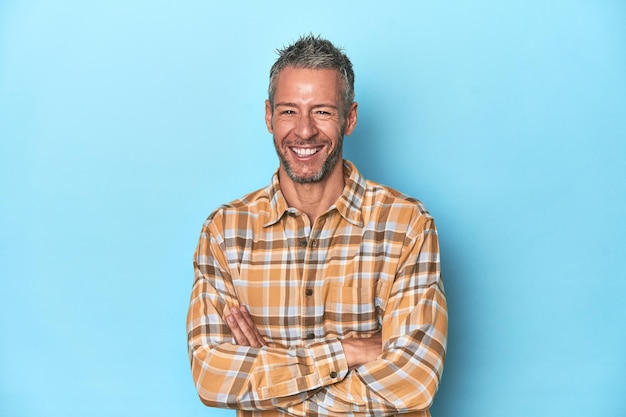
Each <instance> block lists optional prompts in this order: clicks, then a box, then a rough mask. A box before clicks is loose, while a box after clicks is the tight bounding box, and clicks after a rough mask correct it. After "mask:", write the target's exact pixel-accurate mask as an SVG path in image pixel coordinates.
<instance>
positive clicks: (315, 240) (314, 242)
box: [311, 239, 317, 248]
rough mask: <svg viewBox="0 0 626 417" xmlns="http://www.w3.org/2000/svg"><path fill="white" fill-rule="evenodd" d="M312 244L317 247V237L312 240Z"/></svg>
mask: <svg viewBox="0 0 626 417" xmlns="http://www.w3.org/2000/svg"><path fill="white" fill-rule="evenodd" d="M311 246H313V247H314V248H315V247H317V239H313V240H312V241H311Z"/></svg>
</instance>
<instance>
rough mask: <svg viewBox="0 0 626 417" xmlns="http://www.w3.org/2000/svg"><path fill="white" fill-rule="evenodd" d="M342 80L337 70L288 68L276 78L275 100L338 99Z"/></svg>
mask: <svg viewBox="0 0 626 417" xmlns="http://www.w3.org/2000/svg"><path fill="white" fill-rule="evenodd" d="M340 85H341V80H340V77H339V72H338V71H337V70H336V69H328V68H322V69H308V68H294V67H287V68H284V69H283V70H281V71H280V72H279V73H278V76H277V78H276V91H275V97H274V98H275V99H277V100H278V99H279V97H282V96H310V95H315V96H326V97H327V98H331V97H332V98H333V99H336V98H337V97H338V95H339V93H340Z"/></svg>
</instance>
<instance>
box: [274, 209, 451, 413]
mask: <svg viewBox="0 0 626 417" xmlns="http://www.w3.org/2000/svg"><path fill="white" fill-rule="evenodd" d="M405 242H406V243H405V248H404V251H403V254H402V257H401V260H400V263H399V267H398V272H397V274H396V277H395V279H394V281H393V283H391V285H390V286H389V287H388V288H387V289H386V290H385V293H386V294H387V301H386V303H385V304H384V312H383V316H382V336H383V341H384V346H383V353H382V355H381V356H380V358H379V359H377V360H375V361H373V362H370V363H368V364H365V365H363V366H361V367H359V368H357V369H355V370H353V371H351V372H349V373H348V374H347V375H346V377H345V378H344V379H342V380H341V381H339V382H337V383H336V384H332V385H329V386H327V387H325V388H324V389H321V390H318V391H317V392H316V393H315V395H313V396H312V397H311V398H309V399H307V400H306V401H304V402H302V403H298V404H294V405H293V406H291V407H288V408H287V409H286V410H285V411H287V412H289V413H291V414H295V415H309V414H310V413H312V412H314V413H317V414H319V415H372V416H373V415H376V416H388V415H395V414H400V413H411V412H413V413H414V414H411V415H430V414H429V413H428V409H429V407H430V405H431V404H432V401H433V397H434V395H435V392H436V391H437V388H438V386H439V382H440V380H441V375H442V372H443V363H444V357H445V351H446V341H447V326H448V315H447V306H446V299H445V295H444V289H443V282H442V280H441V274H440V260H439V244H438V238H437V231H436V228H435V225H434V222H433V221H432V218H430V217H423V216H422V217H421V218H419V219H418V221H417V222H416V223H415V224H414V227H413V228H412V229H411V230H409V233H407V239H406V241H405ZM307 413H309V414H307Z"/></svg>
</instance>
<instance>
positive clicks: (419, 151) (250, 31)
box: [0, 0, 626, 417]
mask: <svg viewBox="0 0 626 417" xmlns="http://www.w3.org/2000/svg"><path fill="white" fill-rule="evenodd" d="M381 3H382V2H374V1H359V2H356V1H355V2H350V1H346V2H334V3H332V2H331V3H323V2H322V3H315V4H310V3H298V2H296V3H290V4H287V3H283V2H276V1H267V0H266V1H262V2H260V1H259V2H252V1H250V2H237V1H232V2H226V1H219V2H217V1H215V2H209V1H199V0H198V1H180V2H174V1H163V0H160V1H154V0H143V1H117V0H115V1H112V0H108V1H90V2H77V1H69V0H56V1H43V0H42V1H34V0H33V1H17V0H14V1H11V0H4V1H2V2H1V3H0V192H1V196H0V198H1V200H0V201H1V206H0V228H1V229H0V230H1V248H0V257H1V259H0V326H1V327H0V415H2V416H10V417H31V416H33V417H40V416H50V417H56V416H59V417H83V416H87V415H88V416H93V417H99V416H102V417H110V416H116V417H119V416H133V417H135V416H234V412H232V411H225V410H217V409H209V408H206V407H204V406H203V405H201V403H200V401H199V400H198V398H197V396H196V393H195V390H194V388H193V383H192V380H191V376H190V372H189V365H188V360H187V352H186V335H185V314H186V309H187V302H188V297H189V293H190V289H191V284H192V266H191V257H192V253H193V250H194V247H195V244H196V241H197V237H198V234H199V230H200V226H201V223H202V222H203V220H204V219H205V217H206V216H207V215H208V214H209V212H210V211H211V210H213V208H214V207H216V206H217V205H219V204H220V203H223V202H226V201H230V200H232V199H234V198H236V197H239V196H241V195H243V194H244V193H246V192H248V191H251V190H253V189H256V188H258V187H261V186H264V185H265V184H267V183H268V182H269V179H270V176H271V174H272V173H273V171H274V169H275V168H276V166H277V164H278V162H277V159H276V156H275V155H274V150H273V147H272V144H271V137H270V135H269V134H268V133H267V131H266V129H265V125H264V121H263V115H264V113H263V111H264V104H263V100H264V99H265V98H266V88H267V74H268V71H269V67H270V65H271V64H272V62H273V61H274V59H275V53H274V50H275V49H276V48H278V47H281V46H283V45H284V44H286V43H289V42H291V41H292V40H294V39H295V38H297V37H298V36H299V35H300V34H305V33H309V32H313V33H315V34H317V33H320V34H322V35H323V36H325V37H328V38H330V39H331V40H333V41H334V42H336V43H337V44H339V45H342V46H344V47H345V48H346V50H347V52H348V54H349V56H350V57H351V58H352V60H353V63H354V65H355V70H356V74H357V83H356V84H357V85H356V94H357V101H358V102H359V103H360V106H359V109H360V115H359V116H360V118H359V124H358V126H357V129H356V132H355V133H354V134H353V135H352V136H351V137H349V138H347V139H346V145H345V146H346V156H347V157H348V158H349V159H351V160H353V161H354V162H355V163H356V164H357V166H358V167H359V168H360V169H361V171H362V172H363V173H364V174H365V175H366V176H368V177H369V178H371V179H373V180H376V181H379V182H382V183H385V184H387V185H390V186H393V187H395V188H398V189H400V190H402V191H404V192H406V193H408V194H410V195H412V196H414V197H417V198H419V199H421V200H422V201H423V202H424V203H425V204H426V206H427V207H428V208H429V209H430V211H431V212H432V213H433V215H434V216H435V219H436V221H437V224H438V227H439V231H440V236H441V245H442V258H443V259H442V261H443V272H444V278H445V282H446V290H447V294H448V300H449V310H450V323H451V327H450V341H449V354H448V358H447V364H446V369H445V372H444V379H443V383H442V385H441V388H440V391H439V393H438V396H437V398H436V404H435V407H434V409H433V415H434V416H435V417H457V416H464V417H474V416H475V417H479V416H480V417H502V416H507V417H517V416H519V417H522V416H523V417H527V416H550V417H555V416H557V417H558V416H563V417H565V416H567V417H570V416H585V417H586V416H603V417H612V416H614V417H618V416H624V415H626V401H625V400H624V398H626V383H625V382H624V375H626V359H625V355H624V352H625V349H624V343H625V342H626V324H625V323H626V306H625V304H626V303H624V301H623V297H624V294H625V292H626V279H625V278H626V274H625V272H624V270H625V267H626V256H625V254H626V225H625V221H624V215H623V213H624V209H625V208H626V181H625V180H624V178H625V175H624V174H625V170H626V169H625V162H626V161H625V159H626V25H625V22H626V3H625V2H623V1H622V0H614V1H611V0H587V1H584V0H560V1H558V0H556V1H549V2H548V1H544V0H525V1H522V0H519V1H509V2H499V1H495V0H494V1H488V0H474V1H472V2H467V1H415V2H412V1H411V2H410V1H405V2H399V1H395V2H394V1H390V2H385V5H382V4H381ZM505 3H506V4H505Z"/></svg>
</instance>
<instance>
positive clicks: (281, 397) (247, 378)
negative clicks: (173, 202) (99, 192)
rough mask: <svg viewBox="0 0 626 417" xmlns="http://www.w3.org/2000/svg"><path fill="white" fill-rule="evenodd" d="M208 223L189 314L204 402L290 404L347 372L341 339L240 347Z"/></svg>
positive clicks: (254, 406) (220, 254)
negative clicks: (230, 325) (228, 320)
mask: <svg viewBox="0 0 626 417" xmlns="http://www.w3.org/2000/svg"><path fill="white" fill-rule="evenodd" d="M211 224H212V223H211V222H207V223H206V224H205V226H204V228H203V230H202V233H201V236H200V240H199V243H198V247H197V249H196V253H195V255H194V270H195V280H194V285H193V289H192V295H191V301H190V305H189V311H188V315H187V335H188V349H189V357H190V361H191V369H192V376H193V379H194V382H195V385H196V389H197V391H198V394H199V396H200V399H201V400H202V402H203V403H205V404H206V405H209V406H213V407H222V408H236V409H240V410H266V409H278V408H283V409H285V408H288V407H290V406H293V405H295V404H298V403H302V402H303V401H305V400H307V399H308V398H310V397H312V396H314V395H315V394H316V393H317V392H318V391H320V390H322V389H324V387H326V386H329V385H332V384H334V383H336V382H337V381H338V380H340V379H342V378H344V377H345V376H346V375H347V373H348V364H347V361H346V358H345V354H344V353H343V349H342V346H341V343H340V342H339V341H338V340H336V339H334V340H323V341H315V342H314V343H311V344H309V345H306V346H297V347H281V346H265V347H262V348H253V347H247V346H238V345H237V344H236V343H235V342H234V340H233V337H232V335H231V332H230V329H229V328H228V325H227V324H226V322H225V319H224V317H225V313H226V312H228V310H229V309H230V308H231V307H233V306H238V305H239V303H238V301H237V297H236V292H235V289H234V287H233V284H232V280H231V277H230V275H229V273H228V270H229V269H228V267H227V265H228V260H227V259H226V255H225V253H226V252H225V251H224V250H223V241H222V239H221V238H220V236H219V231H218V230H217V228H215V227H213V228H211V227H210V226H211Z"/></svg>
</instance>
